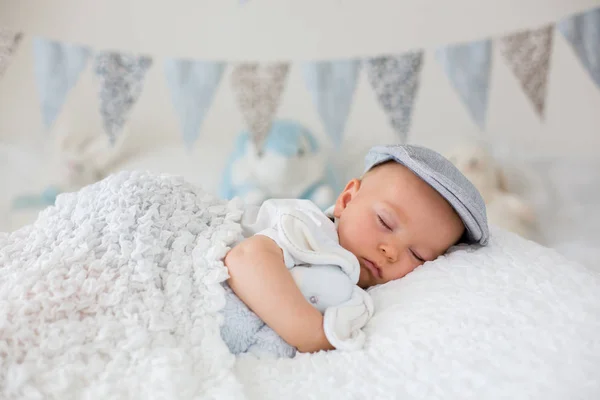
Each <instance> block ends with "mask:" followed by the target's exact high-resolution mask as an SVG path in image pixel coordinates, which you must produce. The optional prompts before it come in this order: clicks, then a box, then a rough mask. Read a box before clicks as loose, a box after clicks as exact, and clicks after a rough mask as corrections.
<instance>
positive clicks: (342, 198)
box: [333, 178, 361, 218]
mask: <svg viewBox="0 0 600 400" xmlns="http://www.w3.org/2000/svg"><path fill="white" fill-rule="evenodd" d="M360 184H361V181H360V179H357V178H354V179H351V180H350V181H349V182H348V183H347V184H346V187H345V188H344V190H342V193H340V195H339V196H338V198H337V200H336V201H335V206H334V207H333V216H334V217H336V218H339V217H340V216H341V215H342V211H344V210H345V209H346V207H347V206H348V203H350V202H351V201H352V199H353V198H354V196H356V193H358V189H359V188H360Z"/></svg>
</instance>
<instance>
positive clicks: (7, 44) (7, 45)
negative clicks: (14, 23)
mask: <svg viewBox="0 0 600 400" xmlns="http://www.w3.org/2000/svg"><path fill="white" fill-rule="evenodd" d="M22 37H23V35H22V34H21V33H15V32H12V31H9V30H8V29H5V28H0V77H2V75H4V71H6V68H7V67H8V64H9V63H10V61H11V60H12V58H13V56H14V54H15V51H16V50H17V47H18V46H19V43H20V42H21V38H22Z"/></svg>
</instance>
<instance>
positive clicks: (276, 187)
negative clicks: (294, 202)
mask: <svg viewBox="0 0 600 400" xmlns="http://www.w3.org/2000/svg"><path fill="white" fill-rule="evenodd" d="M327 158H328V156H327V154H326V153H325V152H324V151H323V150H322V149H321V148H320V147H319V144H318V142H317V140H316V139H315V137H314V136H313V135H312V134H311V132H310V131H309V130H308V129H306V128H305V127H304V126H302V125H301V124H299V123H298V122H295V121H289V120H276V121H274V122H273V124H272V127H271V130H270V132H269V133H268V135H267V137H266V138H265V141H264V143H263V144H262V146H261V147H260V148H257V146H256V145H255V143H254V142H253V141H252V136H251V134H250V133H249V132H247V131H243V132H242V133H241V134H240V136H239V137H238V139H237V143H236V145H235V149H234V151H233V154H232V155H231V158H230V160H229V163H228V165H227V166H226V168H225V172H224V176H223V180H222V183H221V188H220V195H221V196H222V197H223V198H227V199H231V198H233V197H236V196H238V197H240V198H242V199H243V200H244V201H245V202H246V203H247V204H253V205H260V204H261V203H262V202H263V201H264V200H266V199H268V198H298V199H308V200H312V201H313V202H314V203H315V204H317V206H318V207H319V208H321V209H325V208H327V207H329V206H330V205H332V204H333V202H334V201H335V195H336V193H337V191H338V190H339V188H338V187H337V180H336V178H335V175H334V173H333V169H332V166H331V165H330V164H329V162H328V159H327Z"/></svg>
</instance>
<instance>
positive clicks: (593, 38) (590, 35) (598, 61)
mask: <svg viewBox="0 0 600 400" xmlns="http://www.w3.org/2000/svg"><path fill="white" fill-rule="evenodd" d="M557 28H558V30H559V31H560V32H561V33H562V34H563V35H564V37H565V38H566V39H567V40H568V41H569V42H570V43H571V46H573V49H574V50H575V53H576V54H577V57H579V59H580V60H581V62H582V63H583V65H584V66H585V68H586V69H587V70H588V72H589V74H590V76H591V77H592V79H593V80H594V82H595V83H596V85H597V86H598V87H600V8H596V9H593V10H590V11H588V12H585V13H582V14H577V15H574V16H572V17H569V18H566V19H564V20H562V21H560V22H559V23H558V24H557Z"/></svg>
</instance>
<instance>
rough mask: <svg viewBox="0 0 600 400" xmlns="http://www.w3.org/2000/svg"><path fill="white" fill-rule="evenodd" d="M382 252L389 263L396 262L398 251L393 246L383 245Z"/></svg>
mask: <svg viewBox="0 0 600 400" xmlns="http://www.w3.org/2000/svg"><path fill="white" fill-rule="evenodd" d="M381 253H382V254H383V256H384V257H385V259H386V261H387V262H389V263H394V262H396V258H397V257H398V252H397V251H396V250H395V249H394V248H393V247H392V246H381Z"/></svg>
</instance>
